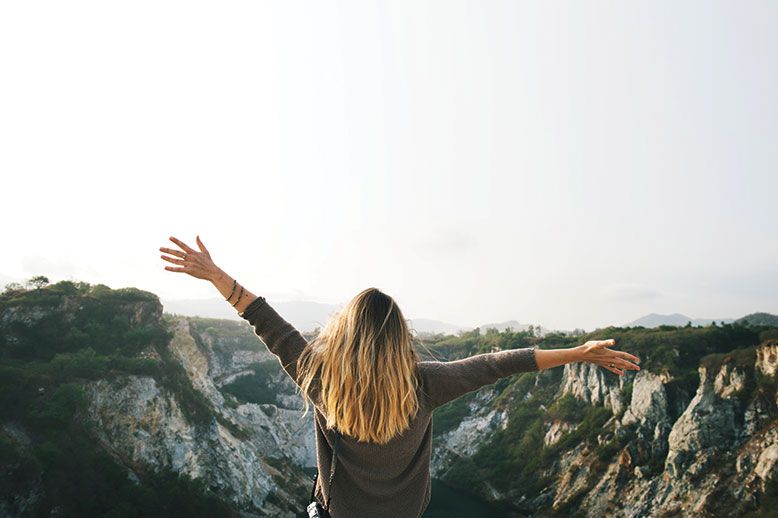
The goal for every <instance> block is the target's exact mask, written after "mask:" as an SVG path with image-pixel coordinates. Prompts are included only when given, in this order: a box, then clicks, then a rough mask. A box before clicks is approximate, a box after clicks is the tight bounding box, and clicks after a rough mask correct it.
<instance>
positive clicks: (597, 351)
mask: <svg viewBox="0 0 778 518" xmlns="http://www.w3.org/2000/svg"><path fill="white" fill-rule="evenodd" d="M615 344H616V340H614V339H613V338H609V339H608V340H590V341H588V342H586V343H585V344H583V345H579V346H578V347H576V349H578V354H579V358H580V360H579V361H582V362H589V363H594V364H595V365H599V366H600V367H603V368H605V369H608V370H609V371H611V372H613V373H615V374H618V375H619V376H623V375H624V371H625V370H627V369H629V370H635V371H639V370H640V366H638V365H636V364H635V363H632V362H636V363H640V358H638V357H637V356H633V355H631V354H629V353H626V352H624V351H614V350H613V349H608V347H607V346H609V345H615Z"/></svg>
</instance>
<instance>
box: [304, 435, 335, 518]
mask: <svg viewBox="0 0 778 518" xmlns="http://www.w3.org/2000/svg"><path fill="white" fill-rule="evenodd" d="M339 445H340V432H339V431H337V430H336V431H335V446H334V447H333V448H332V463H331V464H330V483H329V488H330V495H329V498H327V505H325V506H324V507H325V509H327V510H328V511H329V509H330V502H332V477H334V476H335V463H336V462H337V461H338V446H339ZM318 478H319V470H316V474H315V475H314V476H313V487H312V488H311V498H310V501H311V502H313V501H314V500H315V499H316V496H315V495H316V480H317V479H318Z"/></svg>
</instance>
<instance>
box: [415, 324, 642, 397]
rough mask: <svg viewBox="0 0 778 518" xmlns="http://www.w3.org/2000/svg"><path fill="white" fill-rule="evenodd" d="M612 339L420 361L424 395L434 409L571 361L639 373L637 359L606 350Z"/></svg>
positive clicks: (611, 369) (622, 371) (623, 353)
mask: <svg viewBox="0 0 778 518" xmlns="http://www.w3.org/2000/svg"><path fill="white" fill-rule="evenodd" d="M613 344H615V341H614V340H613V339H609V340H591V341H589V342H586V343H585V344H583V345H579V346H577V347H572V348H569V349H538V348H537V347H526V348H521V349H506V350H504V351H497V352H491V353H481V354H476V355H475V356H470V357H468V358H463V359H461V360H454V361H448V362H440V361H423V362H419V369H420V373H421V376H422V380H423V385H424V393H425V395H426V397H427V401H428V404H429V406H430V408H432V409H434V408H436V407H438V406H440V405H443V404H445V403H447V402H449V401H451V400H453V399H456V398H458V397H459V396H462V395H463V394H466V393H468V392H472V391H474V390H477V389H479V388H481V387H483V386H485V385H490V384H492V383H494V382H496V381H497V380H499V379H500V378H504V377H506V376H510V375H512V374H516V373H519V372H529V371H541V370H544V369H551V368H553V367H559V366H561V365H566V364H568V363H573V362H590V363H595V364H597V365H600V366H601V367H604V368H606V369H608V370H610V371H611V372H613V373H615V374H618V375H623V374H624V370H626V369H633V370H640V367H639V366H637V365H636V364H634V363H632V361H637V362H639V361H640V360H639V359H638V358H637V357H636V356H633V355H631V354H629V353H626V352H623V351H614V350H611V349H607V346H608V345H613Z"/></svg>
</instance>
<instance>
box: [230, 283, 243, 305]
mask: <svg viewBox="0 0 778 518" xmlns="http://www.w3.org/2000/svg"><path fill="white" fill-rule="evenodd" d="M241 297H243V285H242V284H241V286H240V293H239V294H238V300H236V301H235V304H233V305H232V307H233V308H234V307H235V306H236V305H237V304H238V302H240V299H241Z"/></svg>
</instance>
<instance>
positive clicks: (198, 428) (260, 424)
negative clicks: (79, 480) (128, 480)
mask: <svg viewBox="0 0 778 518" xmlns="http://www.w3.org/2000/svg"><path fill="white" fill-rule="evenodd" d="M173 329H174V336H173V339H172V340H171V342H170V343H169V344H168V349H169V351H170V352H171V353H172V356H173V357H174V358H175V360H176V361H177V362H179V363H180V364H181V366H182V367H183V368H184V370H185V372H186V375H187V377H188V379H189V381H190V382H191V384H192V386H193V387H194V388H195V389H196V390H197V391H198V392H199V393H200V394H202V395H203V396H204V397H205V399H206V400H207V402H208V403H209V404H210V406H211V408H212V411H213V413H214V415H215V416H219V417H220V418H221V419H215V418H214V419H212V420H210V422H208V423H207V424H202V423H199V424H198V423H193V422H191V420H190V419H188V418H187V417H186V414H185V413H184V412H183V411H182V408H181V403H180V401H178V400H177V398H176V395H175V394H173V393H171V392H170V391H169V390H167V389H166V388H165V387H163V386H161V385H160V384H159V383H158V382H157V381H156V380H155V379H154V378H153V377H148V376H122V377H117V378H115V379H111V380H98V381H95V382H92V383H89V384H88V385H87V387H86V388H87V394H88V396H89V401H90V404H89V410H88V412H89V415H90V417H91V418H92V419H93V420H94V429H95V431H96V435H97V437H98V439H99V440H100V442H101V444H102V445H103V446H104V447H105V448H106V449H107V450H109V451H111V452H112V453H113V454H114V456H115V457H116V458H118V459H120V460H121V462H122V463H124V464H125V465H126V466H128V467H129V469H130V470H131V471H132V470H147V469H151V470H158V469H159V468H162V467H169V468H171V469H172V470H173V471H175V472H177V473H182V474H186V475H189V476H191V477H192V478H200V479H203V480H204V481H205V482H206V483H207V485H208V486H209V487H210V488H211V489H213V490H214V491H216V492H217V493H218V494H220V495H222V496H223V497H225V498H227V499H229V500H230V501H232V502H233V503H234V504H235V505H236V506H237V507H238V508H241V509H244V510H245V511H247V512H254V513H258V515H268V516H293V515H292V514H290V513H289V511H288V510H284V509H283V508H281V507H279V506H277V505H276V503H277V502H279V501H280V502H286V503H287V504H289V506H288V507H294V506H296V505H298V504H299V500H300V498H299V493H300V492H301V491H302V488H304V487H307V485H308V484H309V478H308V477H307V476H305V475H304V474H303V472H302V470H301V469H300V468H301V467H305V466H315V462H316V461H315V453H316V450H315V443H314V436H313V422H312V420H313V416H312V414H311V413H309V414H308V415H307V416H306V417H305V418H304V419H302V418H301V416H302V412H301V411H300V408H302V400H301V399H300V397H299V396H297V395H296V394H294V389H293V387H294V386H293V385H292V384H291V381H289V383H288V384H286V383H285V382H284V381H282V380H284V379H285V378H284V373H283V371H281V369H280V366H279V369H278V370H279V375H278V377H277V378H276V379H275V380H268V383H273V384H275V386H277V387H278V389H279V391H280V392H283V393H285V394H284V396H285V398H286V401H287V402H289V403H291V404H293V408H283V407H278V406H276V405H270V404H262V405H257V404H253V403H248V404H241V405H239V406H237V407H236V408H231V407H230V406H228V405H225V399H224V396H223V395H222V393H221V392H220V391H219V388H218V387H217V385H216V383H215V382H214V379H213V373H219V375H221V376H222V377H223V380H222V381H224V380H225V379H230V378H231V377H233V375H235V376H237V375H240V374H241V373H244V372H245V373H253V371H246V370H245V368H246V366H247V365H249V364H250V363H254V361H256V360H258V359H261V360H267V359H268V355H267V354H263V353H259V352H257V351H235V353H234V354H232V355H230V356H229V357H227V358H226V361H225V360H224V359H223V360H222V361H219V358H224V356H223V355H216V354H210V353H211V352H212V351H211V350H210V349H209V348H208V345H207V344H208V342H207V341H205V340H200V345H198V343H197V340H196V339H195V338H196V337H195V336H193V333H192V331H191V328H190V325H189V321H188V319H186V318H184V317H182V318H178V319H177V320H176V321H175V322H174V326H173ZM197 338H198V339H199V338H201V337H197ZM203 343H205V344H206V346H205V350H203V346H202V344H203ZM260 345H261V344H260ZM263 347H264V346H263ZM270 357H271V358H275V357H274V356H270ZM217 362H218V363H217ZM235 370H237V372H235ZM289 385H292V386H291V387H290V386H289ZM281 401H283V399H281ZM225 423H232V425H233V427H234V428H233V427H229V428H228V427H227V426H225ZM234 430H240V431H241V432H242V433H241V436H240V437H237V436H236V435H235V434H234V433H233V431H234ZM295 466H296V467H295ZM293 490H297V492H298V494H297V495H295V494H290V493H289V492H290V491H293ZM269 495H273V498H271V499H269V498H268V496H269Z"/></svg>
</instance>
